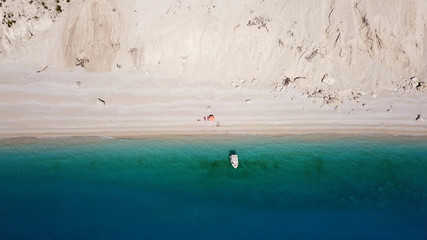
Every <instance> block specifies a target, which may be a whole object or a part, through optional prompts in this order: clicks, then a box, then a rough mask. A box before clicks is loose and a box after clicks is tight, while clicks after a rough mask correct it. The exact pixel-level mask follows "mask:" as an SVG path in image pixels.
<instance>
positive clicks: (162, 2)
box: [0, 0, 427, 136]
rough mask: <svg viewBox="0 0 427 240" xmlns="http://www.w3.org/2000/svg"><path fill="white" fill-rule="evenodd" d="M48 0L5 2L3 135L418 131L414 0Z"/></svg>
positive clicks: (420, 4)
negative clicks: (211, 117)
mask: <svg viewBox="0 0 427 240" xmlns="http://www.w3.org/2000/svg"><path fill="white" fill-rule="evenodd" d="M46 4H47V5H46V6H45V7H43V8H41V7H40V6H41V1H37V0H36V1H34V3H33V4H31V5H29V4H28V2H27V1H22V0H21V1H14V2H9V1H8V2H7V4H6V3H5V5H2V7H1V13H2V15H4V14H6V15H7V14H9V13H14V15H13V17H11V18H10V19H14V20H16V23H14V24H13V25H12V26H11V27H8V26H7V25H5V24H3V25H1V27H0V63H1V67H0V68H1V75H0V107H1V111H0V114H1V116H0V117H1V118H0V121H1V126H0V134H1V135H2V136H7V135H20V134H21V135H28V134H49V133H51V134H83V135H84V134H100V133H107V134H146V133H156V132H159V131H161V132H181V133H184V132H193V133H195V132H240V131H243V132H270V133H289V132H295V131H299V132H312V131H356V132H360V131H375V132H382V131H387V132H396V133H404V132H407V133H417V134H425V133H426V125H425V123H424V122H423V121H422V119H423V118H424V116H425V115H426V114H427V108H426V105H427V101H426V97H425V92H426V91H427V88H426V84H425V83H424V82H427V81H426V77H427V75H426V74H427V67H426V66H427V57H426V56H427V2H426V1H424V0H396V1H387V0H378V1H368V0H360V1H341V0H311V1H299V0H288V1H278V0H249V1H240V2H233V3H232V4H231V3H230V2H229V1H226V0H209V1H208V0H203V1H195V0H181V1H177V0H159V1H131V0H121V1H119V0H102V1H101V0H90V1H88V0H76V1H70V2H69V3H66V2H65V1H60V3H56V1H46ZM57 5H60V6H61V9H62V11H61V12H58V11H55V8H56V7H57ZM76 65H83V66H84V68H85V69H82V68H81V66H76ZM46 66H48V68H47V70H46V71H43V72H42V73H39V74H36V73H35V70H40V69H43V68H44V67H46ZM91 72H92V73H91ZM96 72H102V73H96ZM76 81H80V82H81V86H80V87H78V88H77V87H75V86H74V84H75V82H76ZM98 97H101V98H102V99H105V100H106V102H107V104H106V105H105V106H103V105H100V104H98V101H97V98H98ZM249 99H250V100H249ZM246 100H248V101H246ZM208 106H211V107H212V110H207V108H208ZM209 112H212V113H215V114H216V115H217V116H218V119H219V121H220V125H221V126H220V127H216V125H217V124H216V123H213V124H209V123H205V122H197V121H196V120H197V119H198V118H202V117H203V116H204V115H206V114H208V113H209ZM418 114H420V118H419V120H418V121H415V119H416V118H417V116H418Z"/></svg>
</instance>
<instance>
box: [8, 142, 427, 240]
mask: <svg viewBox="0 0 427 240" xmlns="http://www.w3.org/2000/svg"><path fill="white" fill-rule="evenodd" d="M230 150H235V151H236V152H237V154H239V160H240V164H239V168H238V169H233V168H232V167H231V165H230V163H229V160H228V154H229V152H230ZM426 173H427V139H426V138H420V137H395V136H383V137H363V136H356V137H355V136H334V137H331V136H326V135H325V136H323V135H315V136H313V135H307V136H282V137H267V136H247V135H223V136H198V137H189V136H180V137H152V138H146V139H113V138H51V139H50V138H44V139H4V140H0V238H1V239H76V238H79V239H89V238H90V239H118V238H121V239H124V238H139V239H142V238H144V239H171V238H173V239H181V238H182V239H184V238H185V239H232V238H234V239H235V238H239V239H242V238H246V239H261V238H262V239H266V238H270V239H271V238H272V239H277V238H279V239H283V238H292V239H331V238H332V239H333V238H335V239H343V238H345V239H426V238H427V227H426V226H427V174H426Z"/></svg>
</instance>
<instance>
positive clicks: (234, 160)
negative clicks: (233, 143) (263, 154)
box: [230, 154, 239, 168]
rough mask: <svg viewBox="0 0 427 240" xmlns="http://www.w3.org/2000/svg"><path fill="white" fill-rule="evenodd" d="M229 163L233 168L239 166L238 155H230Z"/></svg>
mask: <svg viewBox="0 0 427 240" xmlns="http://www.w3.org/2000/svg"><path fill="white" fill-rule="evenodd" d="M230 163H231V166H233V167H234V168H237V167H238V166H239V157H237V154H231V155H230Z"/></svg>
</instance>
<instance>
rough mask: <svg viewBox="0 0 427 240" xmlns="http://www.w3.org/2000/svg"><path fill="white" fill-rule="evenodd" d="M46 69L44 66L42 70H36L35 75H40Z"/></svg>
mask: <svg viewBox="0 0 427 240" xmlns="http://www.w3.org/2000/svg"><path fill="white" fill-rule="evenodd" d="M46 69H47V65H46V67H44V68H43V69H42V70H38V71H36V73H41V72H43V71H44V70H46Z"/></svg>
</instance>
